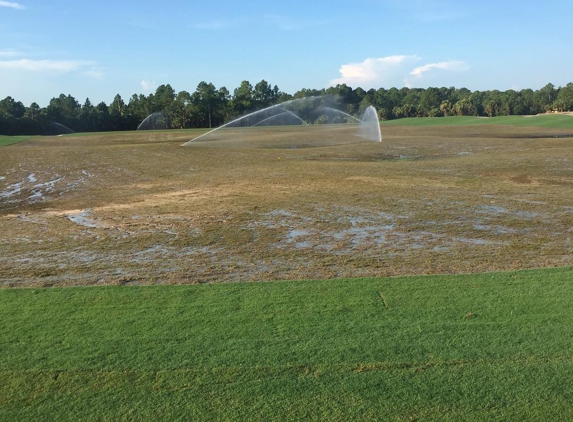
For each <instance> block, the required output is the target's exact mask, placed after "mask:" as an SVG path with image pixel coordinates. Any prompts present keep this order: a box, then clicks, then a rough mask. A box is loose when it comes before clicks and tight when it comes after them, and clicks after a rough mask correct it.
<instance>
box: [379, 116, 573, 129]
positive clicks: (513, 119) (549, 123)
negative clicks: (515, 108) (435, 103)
mask: <svg viewBox="0 0 573 422" xmlns="http://www.w3.org/2000/svg"><path fill="white" fill-rule="evenodd" d="M381 124H382V128H384V126H441V125H508V126H529V127H547V128H554V129H568V128H572V129H573V116H568V115H562V114H549V115H540V116H499V117H491V118H484V117H472V116H451V117H424V118H417V117H412V118H407V119H396V120H388V121H383V122H381Z"/></svg>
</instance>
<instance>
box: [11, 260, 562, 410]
mask: <svg viewBox="0 0 573 422" xmlns="http://www.w3.org/2000/svg"><path fill="white" fill-rule="evenodd" d="M572 275H573V269H571V268H561V269H549V270H535V271H520V272H513V273H496V274H493V273H492V274H478V275H460V276H432V277H410V278H393V279H354V280H324V281H312V282H296V281H295V282H275V283H251V284H248V283H247V284H245V283H236V284H220V285H217V284H210V285H187V286H154V287H122V286H117V287H91V288H79V287H76V288H65V289H34V290H32V289H26V290H17V289H16V290H2V291H0V321H1V322H0V324H1V328H2V329H1V330H0V353H1V356H2V358H1V359H0V376H1V377H2V380H3V381H2V383H0V419H1V420H11V421H16V420H21V421H28V420H46V419H50V420H150V419H159V420H277V421H278V420H280V421H283V420H440V421H444V420H455V421H459V420H569V419H572V418H573V411H572V408H571V406H570V403H571V401H572V400H573V361H572V360H571V352H572V350H573V349H572V348H573V335H572V328H571V327H573V312H571V306H572V303H573V299H572V298H573V284H572V283H571V277H572Z"/></svg>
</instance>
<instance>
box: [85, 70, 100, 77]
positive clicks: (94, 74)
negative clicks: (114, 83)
mask: <svg viewBox="0 0 573 422" xmlns="http://www.w3.org/2000/svg"><path fill="white" fill-rule="evenodd" d="M84 74H85V75H86V76H89V77H90V78H94V79H102V78H103V72H102V71H101V70H97V69H91V70H86V71H85V72H84Z"/></svg>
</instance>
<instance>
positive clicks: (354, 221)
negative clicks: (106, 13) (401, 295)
mask: <svg viewBox="0 0 573 422" xmlns="http://www.w3.org/2000/svg"><path fill="white" fill-rule="evenodd" d="M548 117H565V118H570V116H548ZM523 119H526V118H523ZM531 119H535V118H534V117H532V118H531ZM423 120H431V119H420V121H423ZM482 120H487V119H482ZM571 121H573V118H571ZM354 126H355V125H339V126H336V125H329V126H328V127H319V126H309V127H297V128H287V129H285V128H283V129H279V128H272V127H260V128H255V129H252V130H251V131H250V132H247V133H248V136H243V137H240V136H238V135H233V134H232V136H230V137H227V138H224V139H216V140H214V141H209V142H206V141H205V142H204V141H201V140H199V141H197V142H196V143H195V142H194V143H192V144H191V145H189V146H188V147H184V148H182V147H181V146H180V145H181V144H182V143H184V142H186V141H188V140H189V139H192V138H195V137H196V136H198V135H199V134H201V133H203V132H201V131H197V130H187V131H176V130H173V131H164V132H145V131H143V132H122V133H120V132H115V133H109V134H85V135H82V134H74V135H72V136H60V137H34V138H32V139H29V140H27V141H23V142H20V143H18V144H15V145H10V146H6V147H2V150H1V154H0V231H1V232H2V238H1V239H0V252H1V254H0V284H1V285H2V286H6V287H8V286H12V287H14V286H66V285H106V284H136V285H137V284H177V283H205V282H228V281H253V280H261V281H268V280H285V279H315V278H336V277H364V276H368V277H372V276H399V275H421V274H444V273H479V272H487V271H495V270H512V269H519V268H532V267H553V266H563V265H573V255H572V254H571V251H572V244H571V232H570V229H569V228H570V227H573V202H572V201H571V195H570V192H571V187H572V186H573V165H572V162H573V150H572V149H571V141H572V138H571V135H572V133H573V129H559V128H557V129H555V128H544V127H516V126H507V125H446V126H429V127H409V126H394V125H389V126H386V125H383V126H382V129H383V130H382V135H383V142H382V143H376V142H365V141H363V140H362V139H361V138H358V137H357V136H356V135H355V132H356V129H355V127H354Z"/></svg>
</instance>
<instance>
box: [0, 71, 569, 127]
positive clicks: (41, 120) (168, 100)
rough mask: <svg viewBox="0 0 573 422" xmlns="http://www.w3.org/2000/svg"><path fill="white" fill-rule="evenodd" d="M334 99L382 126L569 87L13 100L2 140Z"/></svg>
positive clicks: (175, 122) (209, 123)
mask: <svg viewBox="0 0 573 422" xmlns="http://www.w3.org/2000/svg"><path fill="white" fill-rule="evenodd" d="M325 94H331V95H338V96H340V98H341V99H342V103H343V104H344V105H345V107H346V110H345V112H348V113H350V114H352V115H355V116H359V115H360V114H361V113H362V111H363V110H364V109H365V108H366V107H368V106H369V105H373V106H375V107H376V109H377V110H378V113H379V117H380V119H381V120H392V119H397V118H404V117H441V116H454V115H455V116H488V117H495V116H508V115H528V114H538V113H543V112H546V111H571V110H573V83H569V84H567V85H566V86H564V87H555V86H554V85H553V84H547V85H546V86H545V87H543V88H541V89H539V90H537V91H533V90H532V89H523V90H520V91H515V90H507V91H498V90H492V91H474V92H472V91H470V90H469V89H466V88H460V89H456V88H453V87H451V88H445V87H442V88H427V89H422V88H406V87H404V88H401V89H397V88H390V89H384V88H380V89H378V90H375V89H370V90H369V91H365V90H363V89H362V88H356V89H352V88H351V87H348V86H346V85H344V84H343V85H337V86H335V87H330V88H325V89H321V90H316V89H302V90H300V91H298V92H296V93H295V94H294V95H290V94H287V93H284V92H281V91H280V90H279V88H278V87H277V86H276V85H275V86H274V87H271V85H270V84H269V83H268V82H267V81H265V80H262V81H260V82H259V83H257V84H255V85H254V86H253V85H251V84H250V83H249V82H248V81H243V82H242V83H241V85H240V86H239V87H238V88H236V89H235V90H234V91H233V93H232V94H231V92H230V91H229V90H228V89H227V88H225V87H221V88H216V87H215V86H214V85H213V84H212V83H207V82H200V83H199V85H198V86H197V88H196V90H195V92H193V93H189V92H187V91H180V92H176V91H175V90H174V89H173V88H172V87H171V86H170V85H161V86H159V87H158V88H157V90H156V91H155V93H153V94H149V95H147V96H146V95H143V94H140V95H137V94H134V95H132V96H131V98H130V99H129V101H128V102H127V103H126V102H125V101H124V100H123V99H122V98H121V96H120V95H119V94H118V95H116V96H115V98H114V99H113V101H112V102H111V103H110V104H109V105H108V104H106V103H105V102H101V103H99V104H97V105H95V106H94V105H93V104H92V103H91V102H90V100H89V98H87V99H86V100H85V102H84V103H83V104H80V103H79V102H78V101H77V100H76V99H75V98H74V97H72V96H71V95H67V96H66V95H64V94H61V95H60V96H59V97H57V98H52V100H51V101H50V103H49V104H48V106H47V107H44V108H41V107H40V106H39V105H38V104H37V103H32V104H31V105H30V106H29V107H26V106H24V104H22V103H21V102H19V101H16V100H15V99H13V98H12V97H6V98H5V99H3V100H1V101H0V134H4V135H20V134H26V135H32V134H46V133H50V132H53V131H54V128H53V127H52V126H51V124H52V122H57V123H59V124H62V125H64V126H66V127H69V128H70V129H72V130H74V131H76V132H91V131H114V130H134V129H136V128H137V126H138V124H139V123H141V122H142V121H143V120H144V119H145V118H146V117H147V116H149V115H150V114H152V113H156V112H161V113H163V115H164V116H165V119H166V120H167V121H168V125H169V127H172V128H179V129H181V128H209V127H217V126H219V125H221V124H223V123H226V122H228V121H230V120H232V119H234V118H237V117H239V116H242V115H244V114H246V113H248V112H251V111H254V110H258V109H261V108H265V107H268V106H270V105H273V104H277V103H281V102H284V101H287V100H289V99H293V98H301V97H307V96H312V95H325Z"/></svg>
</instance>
